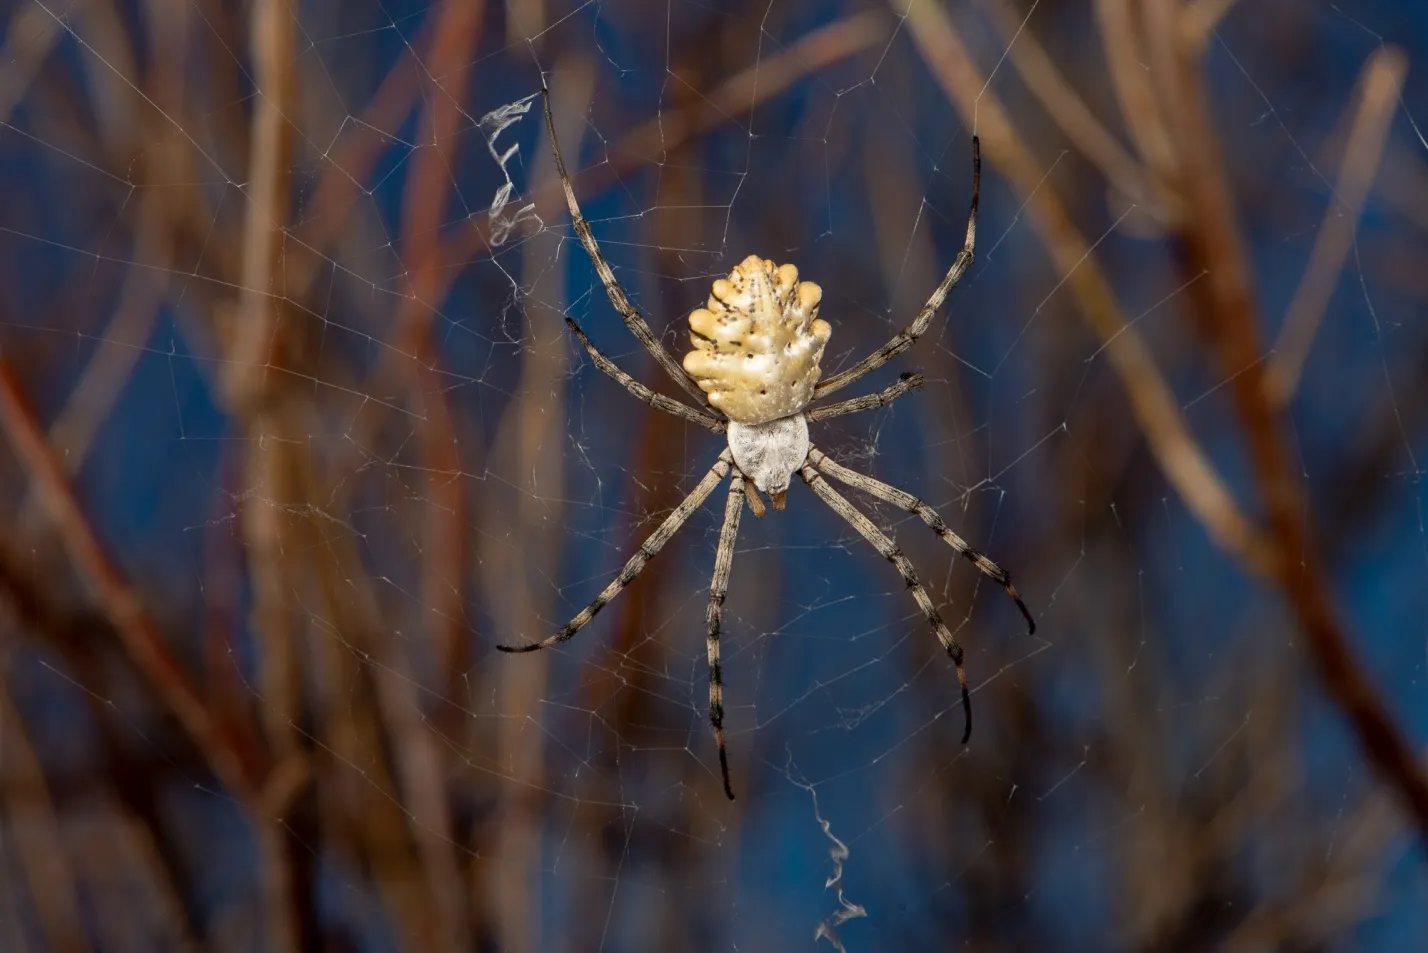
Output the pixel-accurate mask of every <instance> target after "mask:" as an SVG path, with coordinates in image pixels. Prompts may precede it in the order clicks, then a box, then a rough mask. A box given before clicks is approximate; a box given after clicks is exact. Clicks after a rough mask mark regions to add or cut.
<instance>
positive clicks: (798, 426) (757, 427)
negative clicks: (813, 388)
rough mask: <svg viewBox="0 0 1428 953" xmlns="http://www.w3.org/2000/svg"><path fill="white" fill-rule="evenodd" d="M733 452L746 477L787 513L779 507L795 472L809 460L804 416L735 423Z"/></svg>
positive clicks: (731, 438)
mask: <svg viewBox="0 0 1428 953" xmlns="http://www.w3.org/2000/svg"><path fill="white" fill-rule="evenodd" d="M729 449H730V450H731V451H733V454H734V463H736V464H737V465H738V467H739V469H740V470H741V471H742V472H743V474H744V476H745V477H747V478H748V479H750V480H753V481H754V486H756V487H758V488H759V489H760V490H761V491H762V492H764V493H767V494H769V495H770V496H772V497H774V502H775V506H777V508H778V509H783V507H782V506H778V503H779V501H781V500H782V498H783V494H785V493H787V492H788V484H789V482H790V481H791V480H792V479H793V474H794V472H795V471H796V470H797V469H798V468H799V467H801V466H803V462H804V460H806V459H807V457H808V420H807V419H806V418H805V417H804V416H803V414H794V415H793V416H791V417H780V418H778V419H777V420H770V421H769V422H768V423H762V424H741V423H739V422H738V421H737V420H731V421H729Z"/></svg>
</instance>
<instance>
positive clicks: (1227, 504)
mask: <svg viewBox="0 0 1428 953" xmlns="http://www.w3.org/2000/svg"><path fill="white" fill-rule="evenodd" d="M906 20H907V23H908V26H909V27H910V28H911V32H912V39H913V41H914V42H915V43H916V44H917V47H918V49H919V50H920V51H921V52H922V55H923V59H924V61H925V62H926V63H927V66H928V68H929V69H930V70H932V72H933V75H934V76H935V77H936V78H937V79H938V81H939V82H940V83H941V84H942V88H943V91H944V92H945V93H946V95H947V98H948V99H949V100H950V101H951V102H952V103H953V104H954V105H955V106H956V107H957V108H958V110H959V111H960V112H961V113H962V116H963V118H964V120H965V121H967V122H968V123H972V124H973V127H974V129H975V130H976V131H978V132H979V133H980V136H981V141H982V147H983V148H984V149H985V150H986V152H987V155H988V156H989V157H991V160H992V162H993V163H994V164H995V165H996V166H997V167H998V168H999V169H1001V171H1003V172H1004V173H1005V174H1006V175H1007V177H1008V179H1009V180H1010V182H1011V184H1012V186H1013V187H1014V188H1015V190H1016V191H1017V193H1018V194H1019V195H1020V196H1021V198H1022V201H1024V202H1025V203H1026V208H1027V209H1028V211H1029V212H1030V213H1031V218H1032V222H1033V224H1034V225H1035V226H1036V228H1037V229H1038V231H1039V232H1040V233H1041V238H1042V241H1043V242H1044V243H1045V245H1046V248H1047V251H1048V252H1049V253H1050V254H1051V257H1052V260H1053V261H1054V262H1055V263H1056V266H1057V268H1058V269H1059V270H1060V272H1061V274H1062V276H1063V277H1064V279H1065V281H1066V284H1067V286H1068V287H1069V288H1070V289H1071V293H1072V294H1073V295H1074V296H1075V298H1076V300H1077V303H1078V304H1079V305H1080V307H1081V311H1082V313H1083V314H1084V315H1085V317H1086V320H1087V323H1089V324H1090V325H1091V328H1092V330H1094V331H1095V332H1096V333H1097V334H1098V335H1100V337H1101V340H1102V342H1103V344H1104V350H1105V352H1106V354H1107V355H1108V357H1109V359H1110V363H1111V367H1112V369H1113V370H1115V372H1116V374H1117V375H1118V376H1119V377H1120V380H1121V383H1122V385H1123V386H1124V387H1125V389H1126V392H1127V394H1128V395H1129V397H1130V401H1131V408H1132V409H1133V410H1134V411H1135V414H1136V418H1137V420H1138V421H1139V422H1140V426H1141V431H1142V432H1143V433H1144V434H1145V439H1146V442H1147V444H1148V445H1149V447H1150V450H1151V452H1152V453H1153V454H1154V455H1155V457H1156V460H1157V461H1158V462H1159V463H1160V467H1161V470H1162V471H1163V472H1164V473H1165V475H1166V478H1167V479H1168V480H1169V481H1170V483H1171V485H1172V486H1174V487H1175V489H1176V491H1177V492H1178V493H1179V494H1180V497H1181V499H1183V500H1184V501H1185V503H1186V505H1187V506H1188V507H1189V508H1190V510H1191V512H1193V513H1194V514H1195V515H1196V517H1198V518H1199V520H1200V522H1201V523H1202V524H1203V525H1204V526H1205V528H1206V530H1207V531H1208V532H1209V534H1210V537H1211V538H1212V539H1213V540H1214V541H1215V542H1216V543H1217V544H1218V545H1219V546H1221V547H1222V548H1224V549H1226V550H1228V551H1229V552H1232V553H1234V554H1235V555H1237V556H1239V557H1240V558H1241V559H1243V560H1244V561H1245V562H1246V564H1248V565H1249V566H1251V567H1254V568H1255V569H1256V570H1257V571H1261V572H1264V571H1268V568H1269V565H1270V559H1269V551H1268V550H1267V548H1266V544H1265V542H1264V540H1263V539H1261V538H1260V535H1259V534H1258V532H1257V531H1256V530H1255V528H1254V527H1253V526H1252V525H1251V524H1250V523H1249V522H1248V521H1247V520H1246V519H1245V517H1244V515H1243V514H1242V513H1241V512H1240V509H1239V506H1238V505H1237V504H1236V503H1235V501H1234V499H1233V497H1231V496H1230V493H1229V490H1228V489H1227V488H1226V487H1225V485H1224V482H1223V481H1222V480H1221V479H1220V475H1219V474H1218V473H1217V472H1216V471H1215V469H1214V467H1213V466H1211V464H1210V461H1209V460H1208V459H1207V458H1206V457H1205V455H1204V453H1203V452H1202V451H1201V449H1200V446H1199V444H1198V443H1196V442H1195V439H1194V438H1193V437H1191V435H1190V433H1189V430H1188V429H1187V427H1186V426H1185V420H1184V418H1183V417H1182V416H1181V415H1180V409H1179V407H1178V405H1177V404H1176V401H1175V397H1174V395H1173V393H1172V392H1171V390H1170V387H1169V385H1168V384H1166V382H1165V379H1164V378H1163V377H1162V376H1161V375H1160V371H1159V369H1157V367H1156V366H1155V360H1154V358H1153V357H1152V356H1151V353H1150V350H1149V348H1148V347H1147V346H1146V344H1145V342H1144V341H1143V340H1142V339H1141V337H1140V334H1139V333H1138V332H1137V331H1136V328H1135V326H1134V325H1133V324H1131V323H1130V322H1129V321H1128V320H1127V318H1126V316H1125V313H1124V311H1123V310H1122V308H1121V305H1120V302H1119V301H1118V300H1117V299H1116V295H1115V291H1114V290H1113V289H1112V288H1111V284H1110V281H1109V280H1108V279H1107V278H1106V275H1105V273H1104V272H1103V271H1102V270H1101V267H1100V265H1099V263H1098V262H1097V261H1096V258H1095V256H1094V255H1093V254H1092V251H1091V249H1090V247H1088V246H1087V244H1086V241H1085V239H1084V238H1083V237H1082V236H1081V234H1080V232H1079V231H1077V229H1076V226H1075V225H1074V224H1073V223H1072V222H1071V218H1070V216H1068V215H1067V213H1066V209H1065V207H1064V206H1063V205H1062V204H1061V201H1060V199H1059V198H1058V197H1057V196H1056V193H1055V192H1054V191H1053V190H1052V189H1051V187H1050V186H1049V185H1047V184H1046V183H1045V182H1044V181H1043V180H1044V175H1043V173H1042V167H1041V165H1039V164H1038V163H1037V161H1036V159H1035V158H1033V157H1032V155H1031V153H1030V152H1029V151H1028V150H1027V148H1026V146H1025V144H1024V143H1023V142H1022V141H1021V137H1020V136H1019V135H1018V134H1017V132H1016V129H1015V127H1014V126H1013V125H1012V123H1011V120H1010V118H1009V117H1008V116H1007V114H1006V112H1005V111H1004V110H1003V108H1002V106H1001V103H1000V102H999V101H998V99H997V97H996V95H995V93H993V92H992V90H991V89H990V87H987V86H986V77H984V76H983V75H982V74H981V72H980V71H979V70H978V69H977V67H976V65H975V64H974V63H973V62H972V60H971V59H970V58H969V57H968V56H967V51H966V48H965V47H964V46H963V44H962V41H961V38H960V37H959V36H958V35H957V32H956V30H955V28H954V27H953V26H952V23H951V21H950V20H948V18H947V16H946V14H944V13H943V12H942V8H941V6H939V5H938V4H937V2H936V0H913V2H912V4H911V5H910V6H909V7H908V10H907V14H906Z"/></svg>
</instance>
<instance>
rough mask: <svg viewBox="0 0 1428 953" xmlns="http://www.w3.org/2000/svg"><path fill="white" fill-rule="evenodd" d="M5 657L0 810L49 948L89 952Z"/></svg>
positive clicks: (1, 663) (0, 665) (0, 695)
mask: <svg viewBox="0 0 1428 953" xmlns="http://www.w3.org/2000/svg"><path fill="white" fill-rule="evenodd" d="M5 662H6V659H5V656H4V655H3V654H0V750H3V751H4V763H5V767H6V769H7V770H6V774H7V775H8V779H7V780H8V783H5V784H0V808H3V811H2V812H0V813H3V814H4V817H5V819H6V821H7V823H8V824H9V826H10V827H11V828H12V837H11V838H10V840H11V843H12V844H13V845H14V848H15V855H16V859H17V860H18V861H19V866H20V868H21V870H23V871H24V874H25V879H26V880H28V881H29V887H30V899H31V901H32V903H33V904H34V909H35V913H36V919H38V920H39V924H40V928H41V932H42V933H43V935H44V937H45V941H46V942H47V943H48V947H47V948H48V949H50V950H54V951H57V953H85V951H88V950H90V949H92V947H91V946H90V944H89V940H88V939H87V938H86V937H85V935H84V932H83V931H82V930H81V929H80V923H81V922H82V921H81V920H80V916H79V898H78V896H77V894H76V890H75V876H74V870H73V869H72V868H71V865H70V862H69V856H68V852H67V851H66V849H65V842H64V835H63V832H62V831H61V829H60V819H59V814H58V812H57V811H56V810H55V804H54V800H53V799H52V798H51V797H50V791H49V785H48V784H46V783H45V773H44V769H43V767H42V766H41V765H40V759H39V757H38V755H36V753H35V746H34V745H33V744H32V743H31V742H30V736H29V732H28V731H26V730H25V724H24V722H23V721H22V720H21V718H20V712H19V709H17V708H16V707H15V703H14V701H13V700H12V699H11V698H10V689H9V686H8V684H7V679H6V675H7V671H6V669H7V668H8V666H7V665H6V664H5Z"/></svg>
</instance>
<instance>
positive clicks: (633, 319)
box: [541, 88, 709, 407]
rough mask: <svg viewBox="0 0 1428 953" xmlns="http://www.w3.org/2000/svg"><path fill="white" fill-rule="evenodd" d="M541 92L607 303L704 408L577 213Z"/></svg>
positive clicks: (568, 200)
mask: <svg viewBox="0 0 1428 953" xmlns="http://www.w3.org/2000/svg"><path fill="white" fill-rule="evenodd" d="M541 92H542V94H543V99H544V102H545V128H546V134H547V135H549V136H550V148H551V151H552V152H554V153H555V170H556V172H557V173H558V174H559V175H560V184H561V187H562V188H564V190H565V204H566V205H568V206H569V207H570V222H571V224H572V225H573V226H574V227H575V234H577V235H579V236H580V244H582V245H584V246H585V253H586V254H587V255H589V256H590V262H591V264H593V265H594V266H595V272H596V273H597V274H598V275H599V276H600V281H601V282H602V283H603V284H604V285H605V294H607V295H608V296H609V297H610V303H611V304H612V305H614V306H615V310H616V311H618V312H620V317H621V318H623V319H624V322H625V327H627V328H629V329H630V333H632V334H634V336H635V338H636V339H638V340H639V342H640V343H641V344H642V345H644V348H645V350H646V351H649V352H650V354H651V355H653V357H654V359H655V361H657V362H658V363H659V366H660V367H662V368H664V369H665V373H667V374H669V376H670V377H672V378H674V380H675V382H676V383H677V384H679V386H680V387H683V388H684V389H685V390H687V391H688V392H689V393H690V394H692V395H693V396H694V397H695V399H697V400H698V401H699V403H700V405H701V406H704V407H708V406H709V400H708V398H706V397H705V396H704V392H703V391H702V390H700V389H699V385H698V384H696V383H694V378H692V377H690V376H689V375H688V374H687V373H686V372H685V370H684V368H683V367H680V366H679V362H678V361H676V360H675V359H674V358H673V357H672V356H671V355H670V353H669V352H668V351H666V350H665V348H664V345H663V344H661V343H660V341H659V338H657V337H655V333H654V331H652V330H650V326H649V324H648V323H647V322H646V321H645V318H644V315H642V314H640V312H639V309H638V308H636V307H635V306H634V305H633V304H631V303H630V299H629V297H628V296H626V294H625V290H624V289H623V288H621V287H620V282H619V281H618V280H617V279H616V278H615V273H614V272H613V271H611V270H610V263H609V262H607V261H606V260H605V255H604V253H603V252H601V251H600V245H599V243H598V242H596V241H595V233H594V232H592V231H591V230H590V223H589V222H587V221H586V220H585V216H584V215H582V214H581V212H580V203H578V202H576V201H575V189H574V187H573V186H571V184H570V176H569V175H568V174H566V171H565V159H564V158H563V157H562V156H561V154H560V143H559V141H557V139H556V137H555V117H554V116H552V115H551V111H550V90H549V89H548V88H546V89H542V90H541Z"/></svg>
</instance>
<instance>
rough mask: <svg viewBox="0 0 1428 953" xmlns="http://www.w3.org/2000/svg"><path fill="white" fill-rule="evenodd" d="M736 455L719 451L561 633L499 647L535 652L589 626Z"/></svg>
mask: <svg viewBox="0 0 1428 953" xmlns="http://www.w3.org/2000/svg"><path fill="white" fill-rule="evenodd" d="M733 458H734V457H733V453H732V452H731V451H729V450H728V449H725V450H724V452H723V453H721V454H719V459H718V460H715V461H714V466H712V467H710V468H709V472H708V473H706V474H705V475H704V479H702V480H700V481H699V485H698V486H696V487H695V488H694V489H692V490H690V491H689V495H688V496H686V497H685V498H684V501H683V502H682V503H680V504H679V505H678V506H676V507H675V508H674V510H673V512H671V513H670V514H669V515H668V516H667V517H665V520H664V522H663V523H661V524H659V528H658V529H656V530H655V531H654V532H653V533H651V534H650V535H649V538H648V539H646V540H645V541H644V542H643V543H641V544H640V548H639V549H638V550H637V551H636V552H635V554H634V555H633V556H631V557H630V561H629V562H627V563H625V568H624V569H621V570H620V574H619V575H618V576H616V577H615V578H614V580H613V581H612V582H611V583H610V584H609V585H608V586H606V587H605V588H604V590H602V591H601V593H600V594H599V595H598V596H596V597H595V601H594V602H592V603H590V604H589V605H588V606H586V607H585V608H584V609H581V610H580V611H579V612H578V613H576V615H575V618H573V619H571V620H570V621H569V622H567V623H565V625H564V626H563V627H561V630H560V631H559V632H557V633H555V635H552V636H549V637H548V638H544V639H541V640H540V641H539V642H527V643H526V644H524V645H498V646H496V648H498V649H500V650H501V651H502V652H535V651H538V650H540V649H548V648H550V647H551V646H552V645H556V644H558V643H560V642H564V641H565V640H566V639H569V638H570V637H571V636H573V635H574V634H575V633H577V632H579V631H580V630H581V629H583V628H585V626H586V624H588V623H589V622H590V620H591V619H593V618H595V613H597V612H599V611H600V610H601V609H603V608H605V607H606V606H607V605H609V604H610V602H611V601H612V600H613V599H614V598H615V597H616V596H618V595H619V594H620V590H622V589H624V588H625V587H626V586H628V585H629V584H630V583H631V582H632V581H633V580H634V578H635V577H636V576H638V575H639V574H640V573H641V572H643V571H644V568H645V567H646V566H648V565H649V562H650V560H651V559H654V558H655V556H657V555H659V551H660V550H661V549H663V548H664V544H665V543H667V542H669V540H670V537H672V536H673V535H674V534H675V533H677V532H678V531H679V528H680V527H681V526H683V525H684V521H685V520H687V519H689V516H690V514H692V513H693V512H694V511H695V510H697V509H699V506H700V504H702V503H703V502H704V501H705V500H706V499H708V497H709V494H710V493H713V492H714V487H716V486H718V485H719V481H720V480H722V479H724V478H725V477H726V476H728V475H729V468H730V466H732V461H733Z"/></svg>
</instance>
